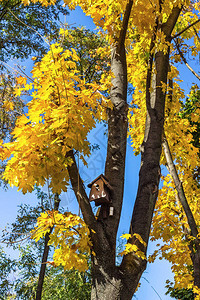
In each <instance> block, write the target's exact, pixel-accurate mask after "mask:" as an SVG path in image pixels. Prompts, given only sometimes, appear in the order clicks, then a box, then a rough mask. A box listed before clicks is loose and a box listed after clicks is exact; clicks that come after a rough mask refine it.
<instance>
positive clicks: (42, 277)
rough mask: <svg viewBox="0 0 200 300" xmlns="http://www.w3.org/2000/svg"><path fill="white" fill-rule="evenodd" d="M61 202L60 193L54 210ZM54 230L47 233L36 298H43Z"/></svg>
mask: <svg viewBox="0 0 200 300" xmlns="http://www.w3.org/2000/svg"><path fill="white" fill-rule="evenodd" d="M59 204H60V199H59V197H58V195H57V194H56V195H55V197H54V210H58V208H59ZM52 230H53V227H52V228H51V229H50V232H48V233H46V235H45V238H44V250H43V255H42V263H41V267H40V274H39V279H38V284H37V290H36V298H35V299H36V300H41V299H42V287H43V283H44V276H45V271H46V263H47V259H48V254H49V246H48V242H49V239H50V234H51V232H52Z"/></svg>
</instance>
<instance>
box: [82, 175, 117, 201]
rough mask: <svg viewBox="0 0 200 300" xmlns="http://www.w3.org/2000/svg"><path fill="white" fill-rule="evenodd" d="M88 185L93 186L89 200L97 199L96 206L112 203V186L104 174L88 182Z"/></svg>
mask: <svg viewBox="0 0 200 300" xmlns="http://www.w3.org/2000/svg"><path fill="white" fill-rule="evenodd" d="M88 187H89V188H91V190H90V195H89V200H90V201H95V205H96V206H99V205H103V204H110V203H111V198H110V192H111V190H112V187H111V185H110V184H109V182H108V179H107V178H106V177H105V176H104V175H103V174H101V175H100V176H98V177H97V178H96V179H94V180H93V181H92V182H91V183H90V184H88Z"/></svg>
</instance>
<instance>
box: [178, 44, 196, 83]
mask: <svg viewBox="0 0 200 300" xmlns="http://www.w3.org/2000/svg"><path fill="white" fill-rule="evenodd" d="M175 44H176V48H177V50H178V53H179V55H180V57H181V58H182V60H183V62H184V63H185V65H186V66H187V68H188V69H189V70H190V71H191V72H192V74H193V75H194V76H196V78H197V79H199V80H200V76H199V75H198V74H197V73H196V72H195V71H194V69H193V68H192V67H191V66H190V65H189V64H188V62H187V60H186V58H185V57H184V55H183V53H182V51H181V49H180V46H179V44H178V42H177V41H175Z"/></svg>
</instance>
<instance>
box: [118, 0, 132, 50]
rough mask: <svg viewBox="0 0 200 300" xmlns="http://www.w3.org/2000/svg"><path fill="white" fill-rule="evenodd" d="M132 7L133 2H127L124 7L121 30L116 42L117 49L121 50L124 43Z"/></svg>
mask: <svg viewBox="0 0 200 300" xmlns="http://www.w3.org/2000/svg"><path fill="white" fill-rule="evenodd" d="M132 6H133V0H129V2H128V3H127V5H126V10H125V13H124V18H123V22H122V29H121V31H120V35H119V40H118V48H121V47H122V46H123V45H124V43H125V39H126V32H127V28H128V22H129V18H130V14H131V9H132Z"/></svg>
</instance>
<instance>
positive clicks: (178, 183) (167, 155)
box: [162, 136, 198, 238]
mask: <svg viewBox="0 0 200 300" xmlns="http://www.w3.org/2000/svg"><path fill="white" fill-rule="evenodd" d="M162 145H163V150H164V154H165V158H166V161H167V165H168V170H169V173H170V175H171V176H172V178H173V180H174V184H175V186H176V190H177V193H178V198H179V200H180V203H181V205H182V207H183V209H184V212H185V214H186V217H187V220H188V224H189V226H190V230H191V233H192V236H193V237H195V238H197V235H198V229H197V224H196V222H195V219H194V216H193V214H192V211H191V209H190V206H189V204H188V201H187V198H186V196H185V192H184V189H183V185H182V182H181V181H180V179H179V176H178V173H177V170H176V167H175V165H174V162H173V158H172V154H171V151H170V149H169V144H168V141H167V138H166V137H165V136H164V137H163V143H162Z"/></svg>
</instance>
